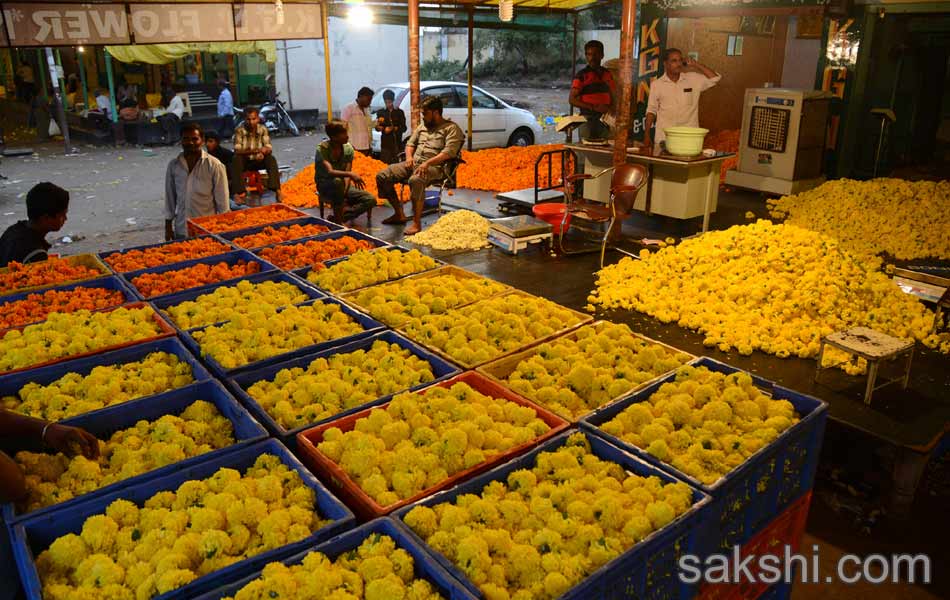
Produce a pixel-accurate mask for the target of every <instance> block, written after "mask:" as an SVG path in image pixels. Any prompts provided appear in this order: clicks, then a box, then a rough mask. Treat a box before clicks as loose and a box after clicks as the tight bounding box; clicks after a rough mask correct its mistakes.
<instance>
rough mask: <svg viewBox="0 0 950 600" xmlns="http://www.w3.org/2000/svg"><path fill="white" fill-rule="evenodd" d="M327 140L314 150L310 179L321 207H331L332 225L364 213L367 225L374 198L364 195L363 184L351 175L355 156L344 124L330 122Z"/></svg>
mask: <svg viewBox="0 0 950 600" xmlns="http://www.w3.org/2000/svg"><path fill="white" fill-rule="evenodd" d="M326 132H327V137H329V139H328V140H326V141H324V142H321V143H320V145H319V146H317V154H316V156H315V157H314V160H313V167H314V169H313V171H314V174H313V179H314V182H315V183H316V184H317V193H318V194H320V204H321V205H322V206H326V205H327V204H329V205H330V206H331V207H333V215H332V216H331V217H330V219H331V220H332V221H333V222H334V223H342V222H343V221H352V220H353V219H355V218H356V217H358V216H360V215H361V214H363V213H364V212H365V213H366V221H367V223H369V221H370V219H371V218H372V210H373V207H374V206H376V197H375V196H373V195H372V194H371V193H369V192H367V191H366V182H365V181H363V178H362V177H360V176H359V174H357V173H356V172H354V171H351V170H350V169H352V168H353V158H354V156H355V154H356V150H354V148H353V146H352V145H350V143H349V133H348V131H347V128H346V123H344V122H343V121H338V120H335V119H334V120H331V121H330V122H329V123H327V125H326Z"/></svg>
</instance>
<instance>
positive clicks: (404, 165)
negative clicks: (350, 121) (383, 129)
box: [376, 97, 465, 235]
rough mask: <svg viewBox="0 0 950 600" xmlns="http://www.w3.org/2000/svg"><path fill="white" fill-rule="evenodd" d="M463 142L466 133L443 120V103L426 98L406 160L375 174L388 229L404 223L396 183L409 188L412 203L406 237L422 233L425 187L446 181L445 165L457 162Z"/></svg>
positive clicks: (410, 140) (452, 123)
mask: <svg viewBox="0 0 950 600" xmlns="http://www.w3.org/2000/svg"><path fill="white" fill-rule="evenodd" d="M463 142H465V133H464V132H463V131H462V128H461V127H459V126H458V125H456V124H455V123H454V122H452V121H450V120H448V119H446V118H445V117H443V116H442V100H440V99H439V98H436V97H429V98H426V99H425V100H423V101H422V123H421V124H420V125H419V126H418V127H417V128H416V130H415V131H414V132H413V133H412V136H411V137H410V138H409V141H408V142H406V160H405V161H403V162H398V163H395V164H392V165H389V167H387V168H386V169H383V170H382V171H380V172H379V173H377V174H376V187H377V188H378V190H379V197H380V198H385V199H386V200H389V203H390V204H391V205H392V207H393V211H394V212H393V215H392V216H391V217H389V218H388V219H385V220H383V223H386V224H388V225H393V224H400V223H406V222H407V221H408V220H409V219H407V218H406V214H405V212H403V209H402V203H401V202H400V201H399V197H398V195H397V194H396V185H395V184H397V183H408V184H409V196H410V199H411V200H412V225H410V226H409V227H407V228H406V230H405V232H404V234H405V235H413V234H415V233H418V232H419V230H420V229H422V205H423V202H424V200H425V191H426V186H427V185H429V182H431V181H441V180H442V179H445V177H446V175H447V173H446V171H445V168H446V166H447V165H446V164H445V163H447V162H449V161H450V160H453V159H455V158H458V155H459V152H460V151H461V149H462V143H463Z"/></svg>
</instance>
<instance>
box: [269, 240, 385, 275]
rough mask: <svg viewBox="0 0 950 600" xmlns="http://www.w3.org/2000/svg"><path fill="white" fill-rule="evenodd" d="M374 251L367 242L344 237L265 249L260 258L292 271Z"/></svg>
mask: <svg viewBox="0 0 950 600" xmlns="http://www.w3.org/2000/svg"><path fill="white" fill-rule="evenodd" d="M372 249H373V245H372V244H370V243H369V242H367V241H366V240H358V239H356V238H352V237H349V236H344V237H341V238H337V239H333V240H310V241H309V242H304V243H302V244H288V245H286V246H274V247H273V248H265V249H264V250H262V251H261V252H260V256H261V258H263V259H264V260H266V261H267V262H269V263H271V264H274V265H277V266H278V267H280V268H281V269H285V270H290V269H299V268H302V267H309V266H311V265H316V264H319V263H322V262H323V261H325V260H330V259H333V258H339V257H341V256H349V255H350V254H353V253H354V252H356V251H358V250H372Z"/></svg>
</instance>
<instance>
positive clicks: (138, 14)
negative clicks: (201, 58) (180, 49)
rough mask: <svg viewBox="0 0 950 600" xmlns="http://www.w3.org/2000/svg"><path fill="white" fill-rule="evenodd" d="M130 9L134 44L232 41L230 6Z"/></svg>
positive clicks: (185, 5)
mask: <svg viewBox="0 0 950 600" xmlns="http://www.w3.org/2000/svg"><path fill="white" fill-rule="evenodd" d="M130 9H131V13H132V33H133V35H134V36H135V43H136V44H164V43H168V42H233V41H234V21H233V19H232V17H231V5H230V4H132V5H131V7H130ZM271 12H273V8H271Z"/></svg>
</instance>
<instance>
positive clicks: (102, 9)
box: [3, 2, 129, 46]
mask: <svg viewBox="0 0 950 600" xmlns="http://www.w3.org/2000/svg"><path fill="white" fill-rule="evenodd" d="M3 18H4V22H5V24H6V29H7V31H6V34H7V36H8V37H9V42H10V44H11V45H13V46H73V45H97V44H128V43H129V27H128V22H127V19H126V14H125V7H124V6H122V5H121V4H37V3H32V2H31V3H26V2H14V3H4V4H3Z"/></svg>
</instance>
